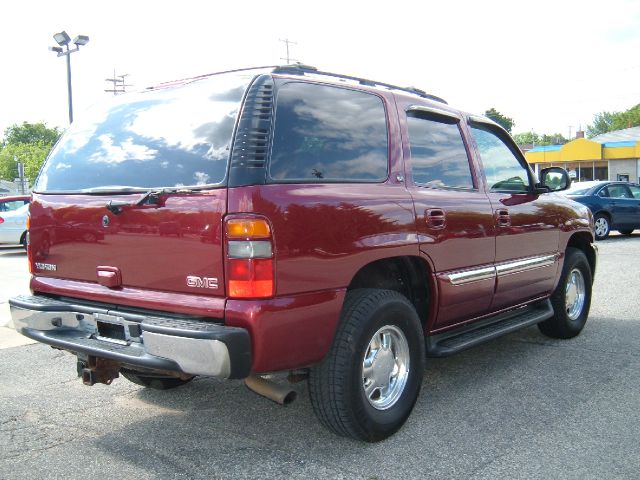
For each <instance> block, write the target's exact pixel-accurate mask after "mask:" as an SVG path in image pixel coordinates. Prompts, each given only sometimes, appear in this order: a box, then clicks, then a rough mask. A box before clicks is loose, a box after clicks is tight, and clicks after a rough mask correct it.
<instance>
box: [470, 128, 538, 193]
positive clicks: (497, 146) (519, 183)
mask: <svg viewBox="0 0 640 480" xmlns="http://www.w3.org/2000/svg"><path fill="white" fill-rule="evenodd" d="M471 131H472V132H473V136H474V138H475V140H476V144H477V145H478V152H479V153H480V159H481V160H482V165H483V167H484V173H485V175H486V178H487V185H488V187H489V189H491V190H493V191H507V192H526V191H527V190H528V189H529V173H528V170H527V169H526V168H525V167H523V166H522V165H521V164H520V161H519V160H518V158H517V157H516V156H515V155H514V153H513V152H512V151H511V149H510V148H509V147H508V146H507V144H506V143H504V142H503V141H502V139H501V138H500V137H498V136H497V135H496V134H495V133H494V132H493V131H491V129H490V127H488V126H484V125H472V126H471Z"/></svg>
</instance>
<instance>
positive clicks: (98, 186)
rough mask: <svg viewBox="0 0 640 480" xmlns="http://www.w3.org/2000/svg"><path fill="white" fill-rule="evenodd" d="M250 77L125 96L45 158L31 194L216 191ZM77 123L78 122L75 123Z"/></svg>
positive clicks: (90, 114)
mask: <svg viewBox="0 0 640 480" xmlns="http://www.w3.org/2000/svg"><path fill="white" fill-rule="evenodd" d="M251 78H252V75H248V74H245V75H240V74H227V75H219V76H214V77H211V78H208V79H203V80H198V81H195V82H192V83H188V84H185V85H183V86H179V87H173V88H160V89H156V90H151V91H146V92H141V93H135V94H127V95H122V96H121V97H117V98H116V99H115V100H114V101H112V102H109V103H108V104H103V105H99V106H96V107H94V108H93V109H92V110H90V111H87V112H85V114H84V115H82V116H81V119H80V121H78V122H74V123H73V124H72V125H71V127H70V128H69V130H68V131H67V132H66V133H65V135H64V136H63V137H62V139H61V140H60V142H59V143H58V145H56V147H55V148H54V150H53V151H52V153H51V155H50V156H49V158H48V160H47V162H46V164H45V166H44V168H43V170H42V172H41V174H40V176H39V178H38V181H37V183H36V185H35V188H34V190H36V191H49V192H51V191H65V192H74V191H100V190H103V189H104V190H109V189H113V188H143V189H148V188H156V187H182V186H185V187H187V186H203V185H216V184H220V183H221V182H223V181H224V180H225V177H226V172H227V164H228V159H229V150H230V143H231V140H232V136H233V129H234V126H235V122H236V116H237V113H238V110H239V108H240V103H241V100H242V97H243V95H244V92H245V90H246V88H247V86H248V84H249V83H250V80H251ZM79 117H80V116H79Z"/></svg>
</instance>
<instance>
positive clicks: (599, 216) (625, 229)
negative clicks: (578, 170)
mask: <svg viewBox="0 0 640 480" xmlns="http://www.w3.org/2000/svg"><path fill="white" fill-rule="evenodd" d="M566 195H568V196H569V197H570V198H571V199H572V200H575V201H576V202H580V203H582V204H583V205H586V206H587V207H589V209H590V210H591V212H592V213H593V216H594V217H595V236H596V240H603V239H605V238H607V237H608V236H609V232H610V231H611V230H618V231H619V232H620V233H622V234H624V235H630V234H631V232H633V231H634V230H635V229H636V228H640V185H636V184H635V183H628V182H581V183H574V184H573V185H572V186H571V188H570V189H569V190H567V192H566Z"/></svg>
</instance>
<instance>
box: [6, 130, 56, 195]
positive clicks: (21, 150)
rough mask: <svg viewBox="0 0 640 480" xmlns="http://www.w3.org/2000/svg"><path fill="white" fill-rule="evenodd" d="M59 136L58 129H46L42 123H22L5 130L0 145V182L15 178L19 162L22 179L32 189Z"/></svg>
mask: <svg viewBox="0 0 640 480" xmlns="http://www.w3.org/2000/svg"><path fill="white" fill-rule="evenodd" d="M61 133H62V132H61V131H60V130H59V129H58V128H48V127H47V126H46V124H44V123H28V122H23V123H22V125H18V124H14V125H12V126H10V127H9V128H7V129H6V130H5V132H4V138H3V139H2V141H1V142H0V178H1V179H3V180H7V181H10V182H11V181H13V180H14V179H16V178H18V162H22V163H23V164H24V174H25V177H27V178H28V179H29V183H30V184H32V185H33V182H34V180H35V179H36V177H37V176H38V172H39V171H40V167H42V164H43V163H44V160H45V158H46V157H47V155H48V154H49V151H50V150H51V148H52V147H53V145H54V144H55V143H56V142H57V141H58V138H60V135H61Z"/></svg>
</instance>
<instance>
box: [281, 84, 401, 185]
mask: <svg viewBox="0 0 640 480" xmlns="http://www.w3.org/2000/svg"><path fill="white" fill-rule="evenodd" d="M388 151H389V148H388V143H387V121H386V115H385V109H384V105H383V103H382V100H381V99H380V98H379V97H378V96H376V95H373V94H369V93H365V92H361V91H356V90H349V89H346V88H339V87H329V86H324V85H315V84H308V83H287V84H285V85H283V86H282V87H280V89H279V91H278V96H277V106H276V120H275V128H274V138H273V147H272V153H271V162H270V166H269V176H270V177H271V179H273V180H276V181H285V182H286V181H290V182H326V181H334V182H335V181H338V182H349V181H353V182H379V181H382V180H385V179H386V178H387V158H388Z"/></svg>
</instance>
